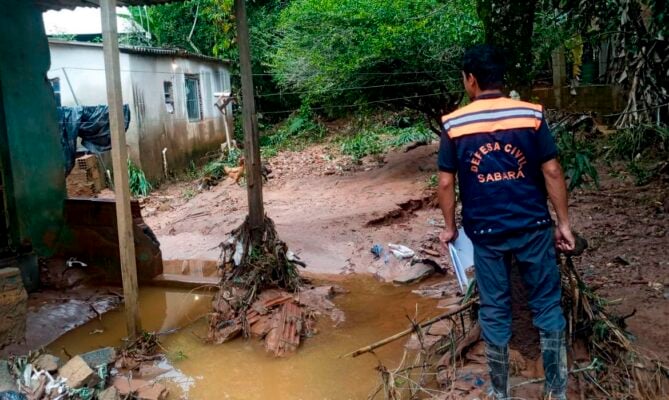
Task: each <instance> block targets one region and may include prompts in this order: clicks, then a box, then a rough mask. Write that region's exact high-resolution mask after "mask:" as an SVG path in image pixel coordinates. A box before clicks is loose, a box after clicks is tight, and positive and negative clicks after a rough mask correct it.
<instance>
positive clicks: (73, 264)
mask: <svg viewBox="0 0 669 400" xmlns="http://www.w3.org/2000/svg"><path fill="white" fill-rule="evenodd" d="M65 266H66V267H67V268H86V267H88V264H86V263H85V262H83V261H79V260H77V259H76V258H74V257H70V259H68V260H67V261H65Z"/></svg>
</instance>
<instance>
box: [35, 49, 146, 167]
mask: <svg viewBox="0 0 669 400" xmlns="http://www.w3.org/2000/svg"><path fill="white" fill-rule="evenodd" d="M49 50H50V52H51V68H49V74H48V76H49V79H53V78H58V79H59V80H60V99H61V105H63V106H68V107H72V106H76V105H81V106H97V105H100V104H107V83H106V77H105V68H104V67H105V63H104V54H103V53H102V48H101V47H99V46H86V45H78V44H76V43H67V42H50V43H49ZM119 64H120V67H121V92H122V95H123V104H128V105H129V106H130V109H131V110H132V109H133V107H134V98H133V97H132V86H131V84H130V82H131V77H130V72H129V70H130V67H129V64H130V55H129V54H126V53H120V54H119ZM134 118H135V116H134V115H133V113H132V112H131V115H130V121H131V123H130V126H129V127H128V132H127V133H126V143H127V145H128V153H129V154H130V158H131V159H133V160H134V161H135V162H138V161H139V152H138V150H137V149H138V147H139V140H138V139H139V135H137V134H136V132H133V130H136V127H135V126H134V124H133V120H134ZM108 168H109V169H111V165H110V166H108Z"/></svg>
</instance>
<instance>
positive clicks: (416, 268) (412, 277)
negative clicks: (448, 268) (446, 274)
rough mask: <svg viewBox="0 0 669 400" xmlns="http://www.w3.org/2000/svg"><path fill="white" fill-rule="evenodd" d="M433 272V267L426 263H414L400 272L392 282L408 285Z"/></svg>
mask: <svg viewBox="0 0 669 400" xmlns="http://www.w3.org/2000/svg"><path fill="white" fill-rule="evenodd" d="M433 273H434V267H433V266H431V265H427V264H422V263H421V264H415V265H413V266H412V267H411V269H409V270H408V271H406V272H404V273H402V274H401V275H400V276H398V277H397V278H395V279H393V283H396V284H398V285H410V284H412V283H417V282H420V281H422V280H423V279H425V278H427V277H428V276H430V275H432V274H433Z"/></svg>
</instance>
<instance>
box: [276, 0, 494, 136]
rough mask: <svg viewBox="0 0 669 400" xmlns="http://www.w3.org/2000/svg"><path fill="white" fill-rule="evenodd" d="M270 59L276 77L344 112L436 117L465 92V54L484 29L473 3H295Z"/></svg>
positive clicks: (330, 110) (281, 23) (329, 110)
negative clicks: (383, 110)
mask: <svg viewBox="0 0 669 400" xmlns="http://www.w3.org/2000/svg"><path fill="white" fill-rule="evenodd" d="M277 30H278V33H279V36H280V39H278V40H277V43H276V45H277V46H276V51H275V52H274V54H272V55H271V57H270V60H271V62H270V65H271V70H272V72H273V73H274V74H275V75H274V76H275V80H277V82H278V83H279V86H280V87H282V88H284V89H285V90H286V91H294V92H298V93H299V97H300V98H301V99H302V100H303V101H308V102H309V103H310V104H317V105H319V106H321V107H322V108H323V110H322V111H323V112H324V113H326V114H331V115H337V114H341V113H342V112H346V111H347V110H350V109H354V108H355V107H356V106H358V105H360V106H364V105H369V104H370V103H371V104H375V105H378V106H386V107H408V108H411V109H414V110H418V111H420V112H422V113H425V114H427V115H429V116H430V117H431V118H432V119H433V120H434V121H435V123H436V119H437V118H438V117H439V116H440V115H442V114H443V113H444V112H445V111H446V110H447V109H449V108H454V107H455V106H456V105H457V103H458V102H459V100H460V98H461V97H462V94H461V90H462V89H461V87H460V72H459V68H458V64H459V58H460V56H461V55H462V52H463V49H464V48H465V47H466V46H469V45H471V44H472V43H474V42H476V41H478V40H479V39H480V37H481V33H482V29H481V26H480V23H479V21H478V19H477V17H476V12H475V6H474V4H473V2H471V1H465V0H456V1H449V2H446V3H442V2H439V1H436V0H400V1H386V0H344V1H340V0H294V1H291V2H290V3H289V5H288V6H287V7H286V8H285V9H284V10H283V11H282V12H281V14H280V17H279V20H278V25H277Z"/></svg>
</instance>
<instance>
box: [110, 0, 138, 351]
mask: <svg viewBox="0 0 669 400" xmlns="http://www.w3.org/2000/svg"><path fill="white" fill-rule="evenodd" d="M100 9H101V11H102V43H103V52H104V60H105V76H106V79H107V104H108V105H109V127H110V130H111V144H112V165H113V168H114V188H115V191H116V193H115V195H116V224H117V227H118V246H119V250H120V256H121V274H122V278H123V296H124V305H125V314H126V325H127V329H128V336H129V337H130V338H136V337H137V335H138V334H139V332H140V330H141V324H140V319H139V303H138V300H137V264H136V262H135V240H134V235H133V231H132V215H131V211H130V186H129V185H128V164H127V162H128V161H127V160H128V150H127V148H126V143H125V123H124V119H123V95H122V93H121V67H120V65H119V51H118V32H117V28H116V0H100Z"/></svg>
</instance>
